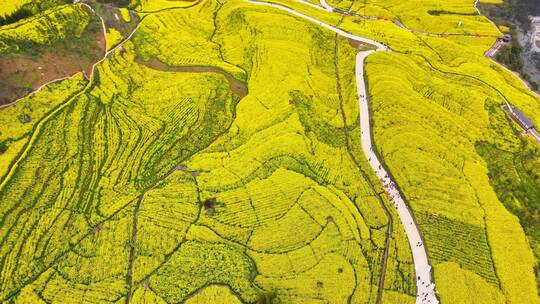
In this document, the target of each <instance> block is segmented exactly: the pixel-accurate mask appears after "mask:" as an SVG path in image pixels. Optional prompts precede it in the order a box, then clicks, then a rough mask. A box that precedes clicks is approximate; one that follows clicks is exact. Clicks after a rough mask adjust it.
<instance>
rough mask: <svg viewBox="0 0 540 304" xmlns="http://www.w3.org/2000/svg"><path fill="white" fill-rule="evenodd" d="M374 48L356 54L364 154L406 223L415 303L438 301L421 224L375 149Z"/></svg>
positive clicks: (430, 303) (403, 222)
mask: <svg viewBox="0 0 540 304" xmlns="http://www.w3.org/2000/svg"><path fill="white" fill-rule="evenodd" d="M373 52H374V51H366V52H358V54H357V55H356V71H355V74H356V87H357V91H358V103H359V106H360V129H361V130H362V131H361V135H360V137H361V140H362V150H364V155H365V156H366V158H367V159H368V162H369V164H370V166H371V167H372V168H373V171H375V174H377V177H378V178H379V180H381V181H383V184H384V188H385V190H386V193H387V195H388V197H389V198H390V200H391V201H392V203H393V204H394V207H395V208H396V210H397V213H398V215H399V219H400V221H401V224H403V227H404V228H405V232H406V233H407V238H408V239H409V245H410V246H411V251H412V256H413V261H414V271H415V275H416V278H415V279H416V291H417V296H416V303H422V304H428V303H429V304H437V303H439V301H438V300H437V297H436V296H435V284H434V283H433V282H432V281H431V278H432V277H431V265H430V264H429V259H428V256H427V252H426V248H425V246H424V245H423V240H422V236H421V235H420V231H419V229H418V226H417V225H416V223H415V222H414V219H413V217H412V213H411V210H410V209H409V208H408V206H407V204H405V201H404V200H403V199H402V198H401V194H400V193H399V190H398V188H397V185H396V183H395V182H394V181H392V180H391V179H390V177H389V175H388V173H387V172H386V170H385V169H384V167H383V166H382V164H381V162H380V161H379V159H378V158H377V155H376V154H375V153H374V152H373V146H372V141H371V125H370V117H369V99H368V97H367V92H366V86H365V82H364V60H365V59H366V57H367V56H369V55H370V54H372V53H373Z"/></svg>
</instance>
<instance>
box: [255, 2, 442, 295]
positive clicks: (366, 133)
mask: <svg viewBox="0 0 540 304" xmlns="http://www.w3.org/2000/svg"><path fill="white" fill-rule="evenodd" d="M247 1H248V2H250V3H253V4H258V5H266V6H271V7H275V8H278V9H280V10H284V11H287V12H289V13H291V14H293V15H296V16H298V17H301V18H304V19H307V20H310V21H312V22H314V23H316V24H318V25H321V26H323V27H325V28H327V29H329V30H331V31H333V32H335V33H337V34H339V35H341V36H344V37H346V38H349V39H352V40H356V41H360V42H363V43H367V44H371V45H374V46H375V47H376V50H371V51H363V52H358V53H357V55H356V69H355V70H356V71H355V75H356V85H357V90H358V102H359V107H360V127H361V128H360V129H361V130H362V131H361V141H362V150H363V151H364V154H365V156H366V158H367V159H368V162H369V164H370V166H371V167H372V169H373V171H375V174H376V175H377V177H378V178H379V179H380V180H381V181H383V184H384V187H385V190H386V193H387V195H388V197H389V198H390V200H391V202H392V203H393V204H394V206H395V207H396V209H397V213H398V216H399V219H400V221H401V223H402V225H403V227H404V229H405V232H406V234H407V238H408V240H409V245H410V247H411V251H412V255H413V261H414V269H415V281H416V286H417V296H416V303H417V304H438V303H439V301H438V299H437V297H436V296H435V284H434V283H433V282H432V275H431V265H430V264H429V259H428V255H427V251H426V249H425V246H424V245H423V240H422V236H421V234H420V230H419V229H418V226H417V225H416V223H415V221H414V219H413V216H412V213H411V211H410V209H409V208H408V206H407V204H406V203H405V201H404V200H403V199H402V198H401V194H400V192H399V190H398V188H397V186H396V184H395V182H393V181H392V180H391V179H390V178H389V177H388V176H389V175H388V173H387V172H386V170H385V169H384V168H383V166H382V164H381V162H380V161H379V159H378V158H377V155H376V154H375V153H374V151H373V146H372V140H371V124H370V116H369V114H370V113H369V104H368V101H369V99H368V97H367V92H366V86H365V82H364V60H365V58H366V57H367V56H369V55H370V54H372V53H374V52H376V51H388V50H389V48H388V47H387V46H385V45H384V44H382V43H379V42H377V41H374V40H371V39H367V38H364V37H361V36H357V35H354V34H351V33H347V32H345V31H343V30H341V29H338V28H336V27H334V26H331V25H329V24H327V23H324V22H322V21H320V20H317V19H315V18H313V17H311V16H308V15H304V14H302V13H300V12H297V11H295V10H293V9H291V8H288V7H286V6H283V5H280V4H274V3H268V2H259V1H256V0H247ZM321 9H322V8H321Z"/></svg>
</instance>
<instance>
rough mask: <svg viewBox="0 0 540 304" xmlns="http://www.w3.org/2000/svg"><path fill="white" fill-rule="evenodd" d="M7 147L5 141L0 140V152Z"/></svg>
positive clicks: (4, 150) (2, 152)
mask: <svg viewBox="0 0 540 304" xmlns="http://www.w3.org/2000/svg"><path fill="white" fill-rule="evenodd" d="M7 149H8V146H7V144H6V142H5V141H0V154H4V152H6V151H7Z"/></svg>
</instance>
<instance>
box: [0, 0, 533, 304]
mask: <svg viewBox="0 0 540 304" xmlns="http://www.w3.org/2000/svg"><path fill="white" fill-rule="evenodd" d="M0 3H1V2H0ZM273 3H275V4H278V5H281V6H285V7H287V8H288V9H290V10H292V11H294V12H297V13H299V14H302V15H303V16H309V17H310V19H306V18H304V17H300V16H299V15H294V14H292V13H290V12H287V11H283V10H280V9H277V8H272V7H268V6H261V5H258V4H252V3H249V2H247V1H240V0H234V1H227V2H223V3H222V2H215V1H210V0H203V1H198V2H187V1H181V2H177V1H159V0H153V1H152V0H140V1H132V2H129V3H120V2H118V3H115V5H125V6H126V7H124V8H122V9H121V10H118V11H116V10H114V7H113V8H110V6H107V5H104V4H96V3H93V2H89V3H88V5H90V7H91V8H92V9H93V10H94V12H95V14H96V16H98V17H99V18H101V19H102V20H105V21H106V22H104V24H105V27H106V33H107V41H108V42H107V45H108V46H111V47H107V49H108V50H109V51H108V52H107V53H106V54H105V57H104V58H103V60H100V61H98V62H97V63H96V65H95V66H94V69H93V72H92V73H91V75H90V77H88V79H85V78H84V77H83V76H82V75H81V74H77V75H75V76H73V77H69V78H67V79H64V80H62V81H57V82H54V83H51V84H49V85H47V86H45V87H43V88H42V89H41V90H39V91H37V92H35V93H32V94H29V95H28V96H26V97H24V98H23V99H20V100H18V101H17V102H16V103H14V104H12V105H11V106H8V107H4V108H2V109H0V120H1V123H2V126H3V127H2V129H1V130H0V132H1V133H0V148H2V149H1V151H2V152H0V165H1V166H0V176H1V177H0V202H1V205H0V206H1V207H0V301H2V302H14V303H83V302H86V303H106V302H107V303H108V302H114V303H173V302H174V303H177V302H185V303H208V302H211V301H215V300H216V299H220V301H222V302H224V303H227V302H231V303H255V302H258V301H269V299H274V300H273V301H274V302H276V301H281V302H282V303H413V302H415V301H418V299H417V298H416V293H417V289H416V286H415V285H416V283H417V282H416V281H417V278H416V277H415V269H414V265H413V257H412V254H411V249H410V247H409V243H408V239H407V236H406V234H405V231H404V230H403V226H402V225H401V224H400V218H399V216H398V212H397V211H396V209H395V208H394V205H393V204H392V202H391V201H389V200H388V198H387V197H386V196H385V195H384V188H383V187H382V185H381V184H380V181H379V180H378V178H377V176H376V175H375V174H374V173H373V171H372V168H371V167H370V164H369V161H370V159H369V158H368V159H364V157H363V152H362V143H361V141H360V135H361V134H362V132H370V131H371V132H372V134H371V135H372V138H373V142H374V146H373V150H374V152H375V153H376V155H377V156H378V157H379V159H380V160H381V162H382V164H381V165H382V166H384V167H385V168H387V169H388V172H389V173H391V175H392V176H391V177H392V179H393V180H395V181H396V182H397V184H398V185H399V186H400V190H401V193H402V196H403V199H404V201H406V202H407V204H408V205H409V206H410V208H411V210H412V214H413V215H414V216H415V220H416V222H417V224H418V226H419V228H420V231H422V234H423V241H424V246H426V248H427V253H428V256H429V258H430V261H429V262H430V264H431V265H433V268H434V272H433V273H434V277H433V279H434V281H435V283H436V286H437V292H438V293H437V297H438V300H440V301H441V303H470V302H471V299H474V302H475V303H536V302H538V295H537V289H536V286H535V276H534V271H533V267H534V265H535V258H534V256H533V253H532V251H531V248H530V247H529V241H528V240H532V238H531V237H532V235H531V234H530V231H529V230H527V235H526V234H525V233H524V231H523V228H522V227H521V225H520V222H519V221H518V219H517V218H516V217H515V216H514V215H512V214H511V213H510V212H509V211H508V210H507V209H506V208H505V205H503V204H501V202H500V201H499V198H498V196H497V195H498V194H499V192H495V191H494V188H493V187H494V186H493V183H494V182H495V180H494V179H492V177H491V175H488V165H489V164H487V163H486V160H485V159H484V158H483V157H484V156H485V152H481V150H479V148H478V147H479V145H480V144H482V145H485V144H487V145H492V146H495V147H497V148H498V149H503V150H505V151H515V150H516V149H519V148H520V147H521V146H522V145H523V143H525V144H527V141H528V139H527V138H518V137H516V136H515V134H514V129H513V125H511V124H509V123H508V121H506V119H505V117H504V114H503V113H502V112H501V111H499V110H498V109H497V105H498V104H499V103H501V102H503V101H504V100H508V101H510V102H511V103H512V104H514V105H517V106H518V107H520V108H521V109H522V110H523V111H525V112H526V113H528V114H529V115H530V116H531V117H532V119H533V120H534V121H538V117H536V116H535V115H536V114H537V113H540V112H539V111H538V107H539V106H538V99H537V98H536V96H534V95H533V94H530V92H529V91H528V90H527V88H526V87H524V85H523V84H522V83H521V82H520V81H519V79H517V78H515V76H514V75H512V74H511V73H509V72H508V71H506V70H504V69H502V68H500V67H499V66H497V65H494V64H493V63H492V62H491V61H489V60H488V59H486V58H484V56H483V53H484V52H485V51H486V50H487V49H489V47H490V46H491V44H492V43H493V42H494V39H495V38H494V37H497V36H498V35H500V33H499V32H498V30H497V29H496V28H494V27H493V25H492V24H491V23H490V22H489V21H488V20H487V19H485V17H482V16H479V15H477V14H475V13H474V11H475V10H474V7H473V6H472V3H470V1H465V0H455V1H454V0H453V1H449V2H448V3H447V4H446V6H445V7H444V9H441V8H440V7H439V5H438V4H437V3H430V2H419V1H410V2H407V3H406V4H403V2H399V3H398V2H396V3H388V1H385V2H384V3H382V2H381V1H376V0H375V1H369V2H368V1H365V2H364V1H361V2H360V1H340V2H335V3H334V1H328V2H324V3H322V4H321V3H318V2H307V1H286V0H278V1H273ZM325 6H326V8H325ZM406 6H411V7H414V8H415V9H414V10H410V9H409V10H407V7H406ZM70 7H71V6H70ZM328 7H335V8H339V9H340V10H341V11H331V10H328V9H327V8H328ZM409 8H410V7H409ZM348 11H350V12H351V13H347V14H344V13H343V12H348ZM429 11H439V12H440V11H443V12H452V13H439V15H433V14H430V13H429ZM107 12H113V13H112V14H111V13H107ZM115 12H118V13H115ZM37 14H38V15H39V14H41V12H37ZM106 15H108V16H109V17H111V18H112V19H113V20H114V19H116V20H122V19H123V20H124V21H123V22H126V23H128V24H129V23H131V25H130V26H126V28H130V29H131V30H130V31H123V30H122V28H116V30H112V29H111V28H112V27H111V26H110V24H111V23H109V22H107V20H109V19H107V16H106ZM367 16H372V18H371V17H370V18H366V17H367ZM194 20H197V22H196V23H194V22H193V21H194ZM395 20H398V21H399V23H396V22H395ZM314 21H317V22H314ZM458 22H459V24H460V26H456V25H457V24H458ZM322 23H324V24H327V25H329V26H332V27H334V28H337V29H338V30H337V32H339V33H336V32H335V31H330V30H328V27H326V28H325V26H321V24H322ZM135 24H136V26H134V25H135ZM1 29H2V28H1V27H0V30H1ZM411 29H414V31H412V30H411ZM115 31H116V32H115ZM341 34H343V35H345V36H347V35H354V36H357V37H358V36H360V37H366V38H368V39H371V40H374V41H378V42H380V43H382V44H384V45H385V46H388V47H389V48H390V49H392V52H377V53H375V54H372V55H370V56H369V57H368V58H367V60H366V63H365V75H366V83H367V94H364V95H369V99H370V101H369V102H370V105H371V108H370V109H371V113H370V114H371V115H370V116H371V119H372V121H371V123H372V130H364V129H362V128H361V126H360V121H359V119H358V117H359V114H361V113H359V111H361V110H360V109H359V107H358V100H357V97H358V96H357V88H356V80H357V79H355V61H356V58H357V49H356V48H357V47H358V45H357V44H356V43H353V44H354V47H352V46H351V42H350V41H348V40H347V39H346V38H344V37H342V36H343V35H341ZM360 47H361V48H362V47H366V46H360ZM364 114H365V113H364ZM27 117H30V118H31V119H30V120H29V119H27ZM364 117H365V116H364ZM4 126H5V127H4ZM489 168H491V167H489ZM527 238H529V239H527ZM533 244H534V243H533ZM413 249H414V248H413ZM418 291H419V290H418ZM421 300H423V298H421V299H420V301H421Z"/></svg>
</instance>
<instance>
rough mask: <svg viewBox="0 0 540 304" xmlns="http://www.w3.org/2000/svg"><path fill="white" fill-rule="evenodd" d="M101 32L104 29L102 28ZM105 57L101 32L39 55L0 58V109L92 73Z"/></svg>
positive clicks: (47, 48)
mask: <svg viewBox="0 0 540 304" xmlns="http://www.w3.org/2000/svg"><path fill="white" fill-rule="evenodd" d="M100 28H101V27H100ZM104 53H105V37H104V36H103V33H102V31H101V30H97V31H96V30H94V31H92V32H87V33H85V34H84V35H83V37H81V38H80V39H78V40H77V41H61V42H58V43H54V44H53V45H50V46H41V47H39V48H38V51H37V55H30V54H0V105H4V104H8V103H10V102H13V101H15V100H17V99H18V98H21V97H23V96H25V95H26V94H28V93H30V92H32V91H34V90H36V89H37V88H39V87H40V86H42V85H43V84H45V83H48V82H50V81H53V80H55V79H60V78H64V77H68V76H71V75H74V74H75V73H77V72H83V73H84V74H85V76H87V77H88V75H89V74H90V72H91V69H92V65H93V64H94V63H95V62H96V61H98V60H99V58H101V57H102V56H103V54H104Z"/></svg>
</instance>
